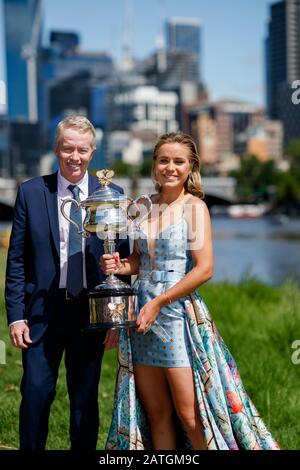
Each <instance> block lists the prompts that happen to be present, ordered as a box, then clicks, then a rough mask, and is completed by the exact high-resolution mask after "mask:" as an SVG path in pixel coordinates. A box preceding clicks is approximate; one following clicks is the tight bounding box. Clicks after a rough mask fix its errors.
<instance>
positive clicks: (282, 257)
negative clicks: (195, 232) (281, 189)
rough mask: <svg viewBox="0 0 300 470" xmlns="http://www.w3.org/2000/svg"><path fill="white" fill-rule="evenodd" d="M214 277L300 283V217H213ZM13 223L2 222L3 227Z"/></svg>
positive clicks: (1, 227)
mask: <svg viewBox="0 0 300 470" xmlns="http://www.w3.org/2000/svg"><path fill="white" fill-rule="evenodd" d="M212 226H213V244H214V276H213V278H212V280H211V281H210V282H218V281H225V280H227V281H229V282H234V283H236V282H239V281H241V280H243V279H245V278H248V277H253V276H254V277H256V278H258V279H260V280H262V281H264V282H266V283H268V284H273V285H278V284H281V283H282V282H284V280H285V279H286V278H288V277H292V278H293V279H295V280H296V281H297V282H298V283H300V219H296V220H295V219H290V220H285V221H284V223H278V220H276V219H274V218H271V217H270V218H261V219H248V220H237V219H230V218H226V217H224V218H223V217H213V218H212ZM6 227H10V224H3V223H0V230H1V229H2V230H3V229H4V228H6Z"/></svg>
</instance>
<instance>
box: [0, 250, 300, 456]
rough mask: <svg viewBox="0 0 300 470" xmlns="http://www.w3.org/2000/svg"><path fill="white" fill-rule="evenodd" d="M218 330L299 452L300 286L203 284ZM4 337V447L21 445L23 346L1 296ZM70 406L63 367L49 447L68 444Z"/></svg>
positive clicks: (109, 356) (104, 402)
mask: <svg viewBox="0 0 300 470" xmlns="http://www.w3.org/2000/svg"><path fill="white" fill-rule="evenodd" d="M5 256H6V253H5V252H4V251H2V252H0V292H1V293H3V284H4V269H5ZM200 293H201V295H202V296H203V297H204V299H205V301H206V303H207V305H208V306H209V309H210V311H211V312H212V314H213V317H214V320H215V322H216V324H217V326H218V329H219V331H220V333H221V335H222V336H223V338H224V340H225V342H226V344H227V345H228V347H229V348H230V350H231V352H232V353H233V355H234V357H235V359H236V361H237V364H238V367H239V371H240V373H241V376H242V379H243V382H244V385H245V387H246V390H247V392H248V394H249V395H250V397H251V398H252V400H253V401H254V403H255V405H256V407H257V408H258V410H259V412H260V414H261V416H262V417H263V419H264V421H265V422H266V424H267V425H268V427H269V428H270V430H271V431H272V433H273V435H274V436H275V437H276V439H277V440H278V441H279V442H280V445H281V447H282V448H283V449H300V393H299V376H300V364H299V365H294V364H292V361H291V355H292V353H293V350H292V348H291V345H292V343H293V341H294V340H296V339H299V340H300V290H299V287H297V285H296V284H295V283H293V282H292V281H287V282H286V283H285V284H284V285H282V286H281V287H269V286H266V285H264V284H262V283H260V282H258V281H256V280H253V279H249V280H245V281H243V282H242V283H241V284H239V285H232V284H229V283H220V284H213V283H211V284H207V285H206V286H203V287H202V288H201V289H200ZM0 313H1V317H0V339H1V340H2V341H4V342H5V344H6V364H3V365H0V403H1V406H0V449H15V448H17V447H18V408H19V402H20V393H19V383H20V379H21V374H22V367H21V361H20V359H21V354H20V351H18V350H16V349H14V348H12V347H11V346H10V343H9V337H8V334H7V328H6V320H5V309H4V301H3V294H1V296H0ZM115 371H116V353H115V351H109V352H107V353H105V356H104V360H103V364H102V374H101V382H100V388H99V403H100V417H101V427H100V431H99V444H98V448H99V449H103V447H104V444H105V438H106V434H107V430H108V427H109V422H110V413H111V407H112V400H113V393H114V385H115ZM68 420H69V404H68V397H67V392H66V383H65V376H64V367H63V365H62V366H61V370H60V374H59V380H58V385H57V395H56V399H55V401H54V404H53V406H52V409H51V417H50V425H49V438H48V446H47V447H48V449H68V448H69V439H68Z"/></svg>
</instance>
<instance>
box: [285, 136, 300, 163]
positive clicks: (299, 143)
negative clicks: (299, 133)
mask: <svg viewBox="0 0 300 470" xmlns="http://www.w3.org/2000/svg"><path fill="white" fill-rule="evenodd" d="M285 154H286V156H287V157H288V159H289V161H290V164H291V169H292V170H298V171H299V170H300V139H293V140H291V141H290V142H289V143H288V145H287V147H286V150H285Z"/></svg>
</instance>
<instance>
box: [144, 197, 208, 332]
mask: <svg viewBox="0 0 300 470" xmlns="http://www.w3.org/2000/svg"><path fill="white" fill-rule="evenodd" d="M184 217H185V219H186V221H187V223H188V227H189V247H188V249H189V250H190V251H191V254H192V258H193V261H194V267H193V269H192V270H191V271H190V272H188V273H187V274H186V275H185V276H184V278H183V279H181V280H180V281H179V282H177V283H176V284H175V285H174V286H172V287H171V288H170V289H168V290H167V291H166V292H164V293H162V294H160V295H159V296H157V297H155V298H154V299H153V300H150V302H148V303H147V304H145V305H144V307H143V308H142V309H141V311H140V314H139V317H138V319H137V325H138V329H137V331H138V332H145V331H147V330H148V328H150V327H151V325H152V324H153V322H154V321H155V319H156V318H157V316H158V314H159V312H160V310H161V309H162V307H165V306H166V305H168V304H171V303H173V302H174V301H175V300H178V299H180V298H181V297H184V296H186V295H189V294H190V293H191V292H193V291H194V290H195V289H197V287H199V286H200V285H201V284H203V283H204V282H206V281H208V280H209V279H210V278H211V277H212V275H213V249H212V231H211V220H210V215H209V212H208V209H207V206H206V204H205V203H204V202H203V201H201V200H200V199H197V198H196V197H193V198H191V199H190V200H189V204H187V205H186V210H185V212H184Z"/></svg>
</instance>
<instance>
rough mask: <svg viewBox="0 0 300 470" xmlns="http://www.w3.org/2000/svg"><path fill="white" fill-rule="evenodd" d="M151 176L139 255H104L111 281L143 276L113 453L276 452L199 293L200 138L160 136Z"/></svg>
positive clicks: (127, 342) (205, 246) (202, 234)
mask: <svg viewBox="0 0 300 470" xmlns="http://www.w3.org/2000/svg"><path fill="white" fill-rule="evenodd" d="M152 174H153V177H154V180H155V182H156V189H157V193H156V194H154V195H152V196H151V199H152V203H153V208H152V211H151V213H150V215H149V217H148V219H147V220H145V221H144V222H143V223H142V226H141V230H140V232H139V236H138V238H137V240H135V244H134V251H133V253H132V254H131V255H130V256H129V257H128V258H126V259H121V260H120V259H119V258H118V256H116V254H115V255H114V256H111V255H103V256H102V258H101V267H102V269H103V271H104V272H105V274H110V273H112V272H116V271H117V272H118V274H120V275H125V274H126V275H128V274H138V279H137V281H136V287H137V288H138V292H139V307H140V312H139V315H138V319H137V329H136V331H133V332H132V333H131V334H130V338H129V339H128V338H127V337H126V334H124V333H122V334H121V335H120V345H119V360H120V369H119V374H118V380H117V390H116V400H115V407H114V412H113V419H112V425H111V430H110V434H109V437H108V442H107V447H108V448H109V449H126V448H131V449H141V448H145V447H146V448H152V449H156V450H161V449H164V450H175V449H179V448H182V447H191V448H192V449H195V450H204V449H223V450H224V449H275V448H277V444H276V442H275V441H274V439H273V438H272V436H271V434H270V433H269V432H268V430H267V429H266V427H265V425H264V424H263V422H262V420H261V419H260V418H259V416H258V413H257V411H256V409H255V407H254V406H253V404H252V402H251V401H250V400H249V398H248V396H247V395H246V393H245V391H244V388H243V385H242V382H241V379H240V377H239V374H238V371H237V368H236V364H235V362H234V359H233V358H232V356H231V354H230V352H229V351H228V349H227V347H226V346H225V344H224V342H223V340H222V338H221V337H220V336H219V334H218V332H217V330H216V327H215V325H214V322H213V321H212V319H211V316H210V314H209V312H208V309H207V307H206V305H205V304H204V302H203V300H202V298H201V297H200V296H199V294H198V293H197V292H196V289H197V288H198V287H199V286H201V285H202V284H203V283H205V282H206V281H208V280H209V279H210V278H211V277H212V275H213V249H212V231H211V221H210V216H209V212H208V209H207V206H206V204H205V203H204V201H203V190H202V186H201V177H200V159H199V155H198V152H197V148H196V145H195V143H194V141H193V139H192V138H191V137H190V136H189V135H186V134H183V133H180V132H179V133H170V134H165V135H163V136H161V137H160V138H159V140H158V142H157V144H156V146H155V148H154V154H153V171H152ZM132 368H133V369H132ZM131 371H133V373H132V372H131ZM134 398H136V399H134Z"/></svg>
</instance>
